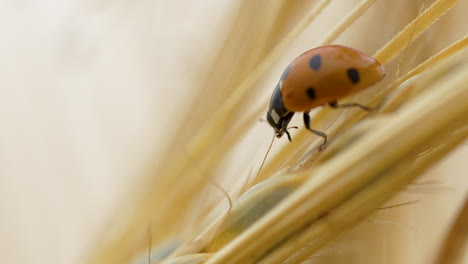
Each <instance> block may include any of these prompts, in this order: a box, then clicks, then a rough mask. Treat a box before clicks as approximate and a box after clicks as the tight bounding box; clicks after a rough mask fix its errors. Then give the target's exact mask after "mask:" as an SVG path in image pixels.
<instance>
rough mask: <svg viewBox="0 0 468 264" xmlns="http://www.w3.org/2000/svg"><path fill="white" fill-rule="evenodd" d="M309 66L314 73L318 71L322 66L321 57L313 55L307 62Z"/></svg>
mask: <svg viewBox="0 0 468 264" xmlns="http://www.w3.org/2000/svg"><path fill="white" fill-rule="evenodd" d="M309 65H310V67H311V68H312V69H313V70H314V71H318V70H319V69H320V67H321V66H322V56H320V55H315V56H313V57H312V58H310V60H309Z"/></svg>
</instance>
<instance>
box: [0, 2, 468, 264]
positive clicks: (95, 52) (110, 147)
mask: <svg viewBox="0 0 468 264" xmlns="http://www.w3.org/2000/svg"><path fill="white" fill-rule="evenodd" d="M253 1H258V8H259V9H258V10H253V11H252V13H251V14H244V18H245V17H246V18H247V19H248V18H249V17H250V18H251V19H252V23H253V22H255V23H258V22H259V21H258V19H257V20H255V19H254V18H255V17H256V15H258V14H262V12H261V10H262V6H268V5H269V4H271V2H274V1H266V0H253ZM314 2H315V1H312V0H311V1H297V3H298V4H297V6H300V5H304V6H306V7H310V6H311V5H312V4H313V3H314ZM409 2H411V3H409ZM431 2H432V1H422V0H421V1H419V0H415V1H409V0H396V1H389V0H377V1H376V4H375V5H374V6H373V7H371V8H370V9H369V10H368V12H366V13H365V15H364V16H363V17H362V18H360V19H359V20H358V21H357V22H356V23H355V25H353V27H352V28H350V29H349V30H348V31H346V32H345V34H343V36H342V37H341V38H340V39H339V40H338V41H337V43H341V44H346V45H349V46H353V47H357V48H359V49H361V50H364V51H366V52H368V53H371V54H372V53H373V52H375V51H376V50H377V49H378V48H379V47H381V46H382V45H383V44H384V43H385V42H386V41H387V40H388V39H390V38H391V36H392V35H393V34H395V33H396V32H398V31H399V30H400V29H401V27H402V26H404V25H405V24H406V23H408V22H409V21H411V19H412V18H413V17H414V16H415V15H416V14H417V12H418V10H419V7H420V6H421V4H422V3H425V5H426V6H428V5H429V4H430V3H431ZM240 3H241V2H240V1H239V2H238V1H228V0H225V1H219V0H203V1H202V0H198V1H188V0H185V1H182V0H178V1H163V0H153V1H149V0H143V1H134V2H131V1H118V0H117V1H106V0H100V1H91V0H83V1H72V0H69V1H53V0H43V1H34V0H29V1H26V0H23V1H2V2H0V21H1V23H0V109H1V110H0V144H1V145H0V255H1V262H2V263H35V264H42V263H44V264H45V263H71V264H75V263H83V261H84V260H85V259H86V257H87V254H88V253H89V250H90V247H91V245H92V244H93V243H94V241H95V240H96V239H97V236H98V235H99V234H101V232H102V230H103V229H104V228H105V227H106V225H107V224H108V222H109V220H110V219H111V217H112V215H113V214H114V213H115V212H116V211H117V210H118V209H119V201H121V200H122V199H123V197H126V195H128V192H129V190H131V187H132V186H133V185H134V182H135V178H136V177H138V175H139V172H140V171H141V169H142V166H144V165H145V163H146V162H147V161H148V159H149V158H150V157H151V159H154V160H155V162H157V161H158V157H161V156H162V155H164V151H163V150H164V149H165V148H166V147H167V143H168V141H167V138H168V137H169V136H170V135H171V134H173V133H174V129H176V128H177V127H178V125H179V124H181V123H183V122H186V121H187V119H189V118H190V117H189V116H184V115H182V114H183V113H184V112H183V111H182V110H184V111H185V110H186V109H185V108H184V106H185V105H186V103H187V102H188V100H189V98H192V97H193V96H194V95H195V92H194V90H193V89H192V88H193V86H194V85H199V84H200V83H201V82H202V81H203V80H205V79H206V78H208V77H209V74H210V69H208V68H207V66H206V65H207V64H208V63H209V62H212V61H213V60H214V59H215V56H218V55H219V54H218V52H219V51H220V50H222V48H223V46H222V45H223V43H224V41H225V39H226V38H228V37H229V36H228V33H229V31H228V29H229V27H230V26H231V25H232V24H233V23H235V21H236V19H237V18H238V15H239V14H238V10H239V6H240ZM356 3H358V1H354V0H336V1H332V4H330V6H329V7H328V8H327V9H326V10H325V11H324V12H323V14H321V15H320V16H319V17H318V19H317V20H316V21H314V23H313V24H312V25H311V26H310V27H308V28H307V30H306V32H305V33H304V34H302V35H301V36H300V38H299V39H298V40H297V41H295V42H294V44H293V45H291V47H290V48H289V49H288V50H287V52H286V53H285V54H284V56H282V58H281V59H280V61H278V63H277V66H275V67H274V68H275V70H274V71H272V72H271V74H269V76H266V77H265V79H264V80H262V82H261V84H259V85H263V86H264V87H265V88H264V92H265V93H264V94H263V95H258V96H257V95H256V97H254V98H252V99H253V100H258V98H264V97H265V96H269V94H271V91H272V89H273V85H274V82H275V80H277V78H278V76H279V74H280V73H281V71H282V69H283V68H284V67H285V66H286V65H287V64H288V62H289V61H290V60H291V59H293V58H294V57H296V56H297V55H298V54H300V53H301V52H303V51H304V50H307V49H309V48H312V47H311V45H312V44H313V43H314V42H316V41H317V40H319V39H320V38H321V37H322V36H323V34H324V33H325V32H326V31H327V30H329V29H330V28H331V26H332V25H333V24H335V23H336V21H338V20H339V19H340V18H341V17H342V16H343V14H346V12H347V11H349V9H351V8H352V7H353V6H354V5H355V4H356ZM295 12H298V14H301V12H302V13H303V12H304V10H301V9H300V8H298V10H296V11H295ZM466 14H468V1H467V0H460V1H459V3H458V4H457V6H456V8H455V9H453V10H451V11H449V12H448V13H447V14H446V15H445V16H444V17H443V18H442V19H441V20H440V21H439V22H438V23H437V24H435V25H434V26H433V27H432V28H431V29H430V30H429V31H428V32H427V33H425V34H424V35H423V36H422V37H421V38H420V39H419V40H417V41H415V42H414V44H412V46H411V47H410V50H409V52H410V54H411V55H409V56H408V57H407V60H406V61H405V63H404V64H403V66H402V70H407V69H410V68H411V67H413V66H414V65H416V63H417V62H420V61H421V60H423V59H425V58H427V57H428V56H430V55H431V54H434V53H435V52H437V51H438V50H440V49H442V48H443V47H445V46H446V45H448V44H450V43H452V42H453V41H455V40H457V39H459V38H460V37H462V36H463V35H465V34H466V32H467V27H466ZM257 18H258V17H257ZM244 22H245V21H244ZM293 22H294V21H291V23H293ZM237 23H239V22H237ZM246 30H248V23H246ZM241 36H242V34H240V37H241ZM374 36H376V37H374ZM271 45H274V43H272V44H271ZM241 48H242V49H248V46H247V47H240V48H239V50H241ZM233 63H236V61H233ZM393 67H394V66H393ZM257 97H258V98H257ZM467 100H468V99H467ZM219 103H222V101H220V102H219ZM194 112H196V111H195V110H194ZM259 118H260V117H259ZM299 121H300V120H299ZM270 136H271V131H270V128H269V127H267V125H266V124H265V123H259V124H258V125H257V126H256V127H255V129H254V130H253V131H251V133H249V136H248V138H246V139H245V141H244V142H242V143H241V145H240V150H239V151H236V152H235V155H234V157H233V160H232V162H230V166H232V167H236V166H239V165H240V164H242V165H245V163H246V156H245V155H244V156H243V154H242V153H245V152H249V155H250V154H251V153H252V150H255V153H256V154H255V157H254V159H253V164H252V163H251V164H248V167H249V168H250V167H251V166H258V164H259V163H260V161H261V156H262V154H263V153H264V152H263V151H264V150H265V149H266V146H267V144H268V142H269V138H270ZM244 146H245V148H244ZM236 155H237V156H236ZM467 160H468V146H467V145H466V144H465V145H462V146H460V147H459V148H458V149H457V150H456V151H454V152H453V153H452V154H451V155H450V157H448V158H446V159H445V160H444V161H442V162H441V163H440V164H437V165H436V166H435V167H434V168H433V169H432V170H431V171H430V172H429V173H427V175H426V176H425V177H424V178H423V179H421V180H420V181H421V182H423V183H422V184H420V185H418V184H415V185H414V186H410V187H408V189H407V190H405V191H404V192H403V193H402V195H400V196H399V197H397V198H395V199H394V200H395V202H405V201H408V200H419V202H418V203H417V204H414V205H411V206H407V207H404V208H400V209H398V210H397V211H396V212H395V211H393V210H388V211H381V212H378V213H377V214H376V215H374V216H372V217H371V218H370V219H372V220H376V221H377V220H380V221H381V222H384V221H385V222H389V223H374V222H365V223H363V224H362V225H361V226H359V227H358V228H356V229H355V230H353V231H351V232H348V233H347V234H345V235H344V236H343V240H339V241H336V242H335V243H334V245H333V246H332V247H333V250H332V251H334V254H331V256H324V257H321V258H318V259H316V260H314V261H317V263H326V261H327V258H330V260H329V261H330V262H329V263H340V261H347V263H370V262H368V259H366V258H367V257H366V256H365V254H366V247H367V246H368V245H370V244H371V245H373V246H374V247H373V248H375V249H376V252H373V253H372V254H374V256H373V257H372V258H371V259H372V260H375V259H376V258H378V257H375V256H381V258H382V262H381V263H424V257H427V256H428V254H432V253H433V252H415V251H418V249H421V250H427V249H428V248H430V249H432V250H436V249H437V245H438V241H437V239H436V240H434V238H437V237H439V239H440V238H441V236H442V235H443V234H444V232H445V231H446V228H447V226H448V224H449V223H450V219H451V217H453V213H454V212H455V211H456V209H457V207H458V206H459V205H460V204H461V201H462V200H463V198H464V196H466V193H467V191H468V178H467V176H468V175H467V169H468V165H467ZM233 171H235V170H233ZM428 183H429V184H428ZM395 223H397V224H395ZM369 225H370V226H371V227H369ZM369 230H371V231H369ZM382 238H385V239H382ZM428 238H430V239H428ZM349 239H352V241H355V244H354V247H355V248H352V252H354V253H353V254H351V259H350V254H345V255H346V257H345V258H344V259H340V252H341V251H342V250H349V248H347V247H349V243H348V244H347V246H345V247H344V249H343V247H340V244H341V243H342V241H349ZM376 245H377V246H376ZM363 253H364V254H363ZM367 253H368V252H367ZM392 258H393V259H392ZM319 261H321V262H319ZM374 263H375V262H374Z"/></svg>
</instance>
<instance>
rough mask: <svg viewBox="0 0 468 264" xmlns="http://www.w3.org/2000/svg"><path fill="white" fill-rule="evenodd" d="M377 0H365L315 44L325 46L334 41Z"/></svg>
mask: <svg viewBox="0 0 468 264" xmlns="http://www.w3.org/2000/svg"><path fill="white" fill-rule="evenodd" d="M374 2H375V0H363V1H361V2H360V3H359V5H357V6H356V7H355V8H354V9H353V10H351V11H350V12H349V13H348V15H347V16H346V17H344V18H343V20H341V21H340V22H339V23H338V25H336V26H335V28H333V29H332V30H331V31H330V33H329V34H328V35H326V36H325V37H324V38H323V39H321V40H320V41H318V42H317V44H316V45H315V46H323V45H328V44H331V43H333V41H335V40H336V39H337V38H338V37H339V36H340V35H341V33H343V32H344V31H345V30H346V29H347V28H348V27H350V26H351V25H352V24H353V23H354V21H356V19H358V18H359V17H360V16H361V15H362V14H363V13H364V12H365V11H366V10H367V9H368V8H369V7H370V6H371V5H372V4H373V3H374Z"/></svg>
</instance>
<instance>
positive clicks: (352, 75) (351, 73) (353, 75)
mask: <svg viewBox="0 0 468 264" xmlns="http://www.w3.org/2000/svg"><path fill="white" fill-rule="evenodd" d="M348 77H349V79H350V80H351V81H352V82H353V84H356V83H358V82H359V72H358V71H357V70H356V69H355V68H349V69H348Z"/></svg>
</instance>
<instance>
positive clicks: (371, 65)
mask: <svg viewBox="0 0 468 264" xmlns="http://www.w3.org/2000/svg"><path fill="white" fill-rule="evenodd" d="M385 75H386V73H385V70H384V68H383V67H382V66H381V65H380V63H379V62H378V61H377V60H375V59H374V58H372V57H371V56H369V55H367V54H365V53H363V52H361V51H359V50H356V49H353V48H349V47H345V46H341V45H329V46H323V47H318V48H314V49H311V50H308V51H306V52H304V53H303V54H301V55H300V56H299V57H297V58H296V59H295V60H294V61H293V62H291V64H289V66H288V67H287V68H286V70H285V71H284V72H283V74H282V76H281V78H280V80H279V82H278V84H277V85H276V88H275V90H274V91H273V95H272V97H271V101H270V108H269V109H268V112H267V120H268V123H269V124H270V125H271V126H272V127H273V129H274V130H275V134H276V137H278V138H280V137H281V136H283V134H284V133H286V134H287V136H288V139H289V140H291V136H290V135H289V133H288V131H287V126H288V124H289V122H290V121H291V119H292V117H293V116H294V113H295V112H304V125H305V127H306V128H307V129H308V130H310V131H312V132H313V133H315V134H317V135H319V136H321V137H323V138H324V143H326V142H327V135H326V134H325V133H323V132H321V131H317V130H314V129H311V128H310V116H309V112H310V110H311V109H313V108H315V107H318V106H323V105H326V104H328V105H330V106H332V107H335V108H337V107H353V106H357V107H360V108H362V109H364V110H370V108H368V107H366V106H363V105H360V104H357V103H346V104H338V103H337V101H338V100H339V99H342V98H344V97H347V96H349V95H351V94H354V93H357V92H359V91H361V90H363V89H366V88H368V87H370V86H372V85H374V84H375V83H377V82H379V81H380V80H382V79H383V78H384V77H385Z"/></svg>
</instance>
